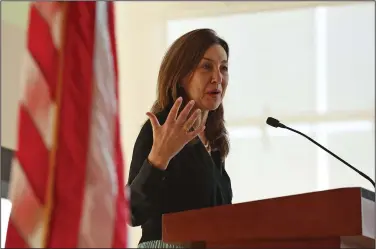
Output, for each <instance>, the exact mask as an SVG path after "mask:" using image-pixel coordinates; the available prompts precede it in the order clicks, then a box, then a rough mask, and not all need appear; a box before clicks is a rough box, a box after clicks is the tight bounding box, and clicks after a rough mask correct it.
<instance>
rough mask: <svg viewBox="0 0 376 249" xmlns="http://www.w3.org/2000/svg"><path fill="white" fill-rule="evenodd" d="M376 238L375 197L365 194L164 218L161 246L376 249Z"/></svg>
mask: <svg viewBox="0 0 376 249" xmlns="http://www.w3.org/2000/svg"><path fill="white" fill-rule="evenodd" d="M375 232H376V231H375V193H374V192H371V191H368V190H365V189H362V188H341V189H333V190H326V191H319V192H313V193H305V194H299V195H292V196H285V197H278V198H272V199H266V200H258V201H252V202H246V203H239V204H234V205H225V206H219V207H214V208H204V209H199V210H191V211H187V212H180V213H172V214H165V215H164V216H163V241H164V242H167V243H172V244H182V245H185V246H186V247H191V248H375Z"/></svg>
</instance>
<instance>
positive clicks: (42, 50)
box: [27, 4, 58, 100]
mask: <svg viewBox="0 0 376 249" xmlns="http://www.w3.org/2000/svg"><path fill="white" fill-rule="evenodd" d="M27 36H28V40H27V46H28V50H29V52H30V55H31V56H32V57H33V58H34V60H35V63H36V64H37V65H38V66H39V69H40V71H41V73H42V74H43V76H44V78H45V79H46V82H47V84H48V87H49V91H50V94H51V99H53V100H54V99H55V94H56V80H57V77H56V76H57V69H58V67H57V66H58V51H57V49H56V48H55V45H54V43H53V39H52V35H51V31H50V26H49V24H48V23H47V21H46V20H45V19H44V18H43V17H42V16H41V14H40V13H39V11H38V9H37V8H36V7H35V6H34V5H33V4H31V7H30V24H29V29H28V34H27Z"/></svg>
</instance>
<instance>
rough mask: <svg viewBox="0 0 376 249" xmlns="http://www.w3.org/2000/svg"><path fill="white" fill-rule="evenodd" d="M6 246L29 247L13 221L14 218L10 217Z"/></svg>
mask: <svg viewBox="0 0 376 249" xmlns="http://www.w3.org/2000/svg"><path fill="white" fill-rule="evenodd" d="M5 248H29V246H28V244H26V242H25V240H24V239H23V238H22V237H21V236H20V234H19V232H18V231H17V229H16V227H15V226H14V224H13V222H12V218H10V219H9V223H8V230H7V239H6V241H5Z"/></svg>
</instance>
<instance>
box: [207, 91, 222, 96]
mask: <svg viewBox="0 0 376 249" xmlns="http://www.w3.org/2000/svg"><path fill="white" fill-rule="evenodd" d="M206 94H207V95H209V96H211V97H218V96H221V91H220V90H211V91H207V92H206Z"/></svg>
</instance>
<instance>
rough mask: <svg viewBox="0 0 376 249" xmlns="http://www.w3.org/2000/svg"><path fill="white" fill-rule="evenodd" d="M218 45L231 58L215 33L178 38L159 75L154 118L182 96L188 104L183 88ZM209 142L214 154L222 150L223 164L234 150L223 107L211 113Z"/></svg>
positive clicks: (203, 31)
mask: <svg viewBox="0 0 376 249" xmlns="http://www.w3.org/2000/svg"><path fill="white" fill-rule="evenodd" d="M215 44H218V45H220V46H222V47H223V49H224V50H225V51H226V54H227V57H228V56H229V47H228V45H227V43H226V41H224V40H223V39H221V38H220V37H218V36H217V34H216V33H215V31H213V30H211V29H196V30H193V31H191V32H188V33H186V34H185V35H183V36H181V37H180V38H178V39H177V40H176V41H175V42H174V43H173V44H172V45H171V47H170V48H169V50H168V51H167V53H166V54H165V56H164V58H163V61H162V64H161V67H160V69H159V75H158V87H157V100H156V101H155V103H154V105H153V107H152V109H151V112H153V113H154V114H156V113H159V112H161V111H164V110H166V109H169V108H171V107H172V105H173V103H174V102H175V101H176V99H177V98H178V97H179V96H182V97H183V99H184V102H185V103H186V101H187V99H186V94H185V92H184V89H183V88H182V87H179V86H180V84H181V82H182V81H183V79H185V78H186V77H188V76H189V75H190V74H191V73H192V72H193V71H194V70H195V69H196V68H197V66H198V64H199V63H200V61H201V59H202V57H203V56H204V54H205V52H206V51H207V50H208V49H209V48H210V47H211V46H213V45H215ZM205 135H206V138H207V139H208V140H209V143H210V146H211V148H212V149H213V150H216V149H217V150H219V152H220V155H221V158H222V160H224V159H225V157H226V156H227V155H228V153H229V150H230V145H229V140H228V134H227V130H226V127H225V121H224V110H223V104H221V105H220V106H219V107H218V108H217V109H216V110H214V111H210V112H209V114H208V119H207V123H206V129H205Z"/></svg>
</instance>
